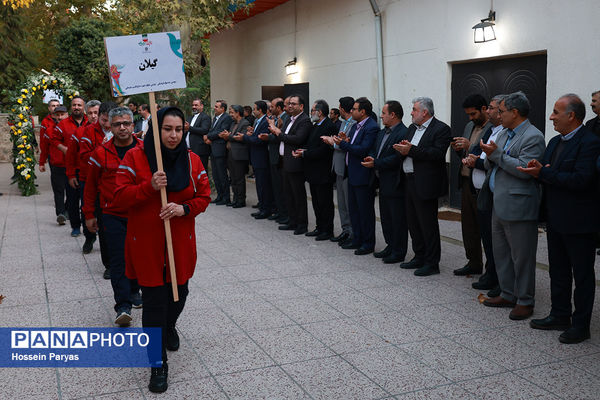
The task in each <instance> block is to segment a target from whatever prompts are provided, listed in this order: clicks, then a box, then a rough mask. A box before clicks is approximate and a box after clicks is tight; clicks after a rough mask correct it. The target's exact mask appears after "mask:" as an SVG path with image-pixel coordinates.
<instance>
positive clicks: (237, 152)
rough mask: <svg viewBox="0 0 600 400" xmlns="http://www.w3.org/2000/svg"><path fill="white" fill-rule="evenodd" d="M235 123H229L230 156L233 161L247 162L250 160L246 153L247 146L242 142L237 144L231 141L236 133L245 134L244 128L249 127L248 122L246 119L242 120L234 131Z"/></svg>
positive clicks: (235, 141)
mask: <svg viewBox="0 0 600 400" xmlns="http://www.w3.org/2000/svg"><path fill="white" fill-rule="evenodd" d="M235 124H236V122H235V120H233V121H232V122H231V127H230V128H229V150H230V154H231V158H232V159H233V160H235V161H248V160H249V159H250V157H249V152H248V144H246V143H244V142H238V141H237V140H234V139H233V136H234V135H235V134H236V133H241V134H244V135H245V134H246V128H247V127H249V126H250V122H248V120H247V119H246V118H242V119H241V120H240V123H239V124H238V126H237V127H236V128H235V130H234V126H235Z"/></svg>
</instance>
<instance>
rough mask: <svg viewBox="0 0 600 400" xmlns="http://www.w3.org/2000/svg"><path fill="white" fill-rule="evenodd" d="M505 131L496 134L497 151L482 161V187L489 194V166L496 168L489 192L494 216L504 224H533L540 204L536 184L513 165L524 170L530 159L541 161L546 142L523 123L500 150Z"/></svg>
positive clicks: (529, 176) (528, 123) (539, 133)
mask: <svg viewBox="0 0 600 400" xmlns="http://www.w3.org/2000/svg"><path fill="white" fill-rule="evenodd" d="M507 132H508V129H504V130H503V131H502V132H500V133H499V134H498V138H497V141H496V144H497V145H498V148H497V149H496V150H495V151H494V152H493V153H492V154H490V155H489V156H488V157H487V158H486V159H485V168H486V170H487V177H486V181H485V182H484V186H485V187H486V190H487V191H489V177H490V174H491V172H492V169H493V167H494V166H498V170H497V172H496V178H495V184H494V193H493V200H494V203H493V204H494V212H495V213H496V215H497V216H498V217H499V218H501V219H503V220H506V221H536V220H537V219H538V213H539V207H540V201H541V192H540V188H539V185H538V183H537V180H536V179H534V178H533V177H532V176H531V175H528V174H526V173H523V172H521V171H519V170H518V169H517V166H521V167H526V166H527V163H528V162H529V161H531V160H533V159H536V160H541V158H542V156H543V155H544V150H545V149H546V141H545V139H544V135H543V134H542V132H540V131H539V130H538V129H537V128H536V127H535V126H533V125H531V123H530V122H529V120H527V121H526V122H525V125H524V127H523V128H521V129H519V132H517V133H516V134H515V136H514V137H513V138H512V140H511V141H510V143H509V144H508V147H507V148H506V149H505V150H503V148H504V145H505V144H506V141H507V139H508V134H507ZM482 190H483V188H482Z"/></svg>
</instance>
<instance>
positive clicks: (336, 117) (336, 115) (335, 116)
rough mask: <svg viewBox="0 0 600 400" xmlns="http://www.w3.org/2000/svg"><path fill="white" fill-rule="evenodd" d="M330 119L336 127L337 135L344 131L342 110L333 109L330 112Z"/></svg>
mask: <svg viewBox="0 0 600 400" xmlns="http://www.w3.org/2000/svg"><path fill="white" fill-rule="evenodd" d="M329 119H330V120H331V122H333V125H335V130H336V133H337V132H339V131H340V129H342V120H341V119H340V110H339V108H332V109H331V111H330V112H329Z"/></svg>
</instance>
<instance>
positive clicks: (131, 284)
mask: <svg viewBox="0 0 600 400" xmlns="http://www.w3.org/2000/svg"><path fill="white" fill-rule="evenodd" d="M108 119H109V121H110V125H111V131H112V133H113V137H112V138H111V139H109V140H108V141H107V142H105V143H103V144H101V145H100V146H98V147H96V149H95V150H94V152H93V153H92V155H91V156H90V157H89V161H88V171H87V180H86V185H85V191H84V202H83V204H84V205H83V213H84V215H85V223H86V226H87V228H88V230H89V231H90V232H96V231H98V222H97V219H96V217H95V215H94V212H95V211H96V210H95V207H94V203H95V200H96V195H97V193H100V208H101V209H102V219H103V223H104V230H105V233H106V244H107V245H108V256H109V264H110V281H111V284H112V287H113V292H114V296H115V311H116V312H117V318H116V319H115V324H117V325H120V326H127V325H129V323H130V322H131V307H132V306H133V307H135V308H139V307H141V306H142V301H141V296H140V293H139V290H140V287H139V285H138V283H137V281H136V280H134V279H129V278H127V277H126V276H125V236H126V234H127V210H126V209H124V208H122V207H120V206H119V204H115V203H114V202H113V196H114V193H115V190H116V180H115V179H116V178H115V176H116V173H117V169H118V168H119V164H120V163H121V160H122V159H123V157H125V153H127V151H128V150H129V149H132V148H134V147H136V146H142V141H141V140H139V139H137V138H134V137H133V113H132V112H131V111H130V110H129V109H128V108H125V107H119V108H115V109H112V110H111V111H110V112H109V114H108Z"/></svg>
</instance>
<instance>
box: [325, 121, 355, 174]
mask: <svg viewBox="0 0 600 400" xmlns="http://www.w3.org/2000/svg"><path fill="white" fill-rule="evenodd" d="M355 123H356V121H354V120H352V121H350V123H349V124H348V125H347V126H346V129H345V130H342V131H343V132H344V133H345V134H346V135H347V134H348V132H350V129H352V125H354V124H355ZM343 124H345V122H342V126H343ZM336 134H337V133H336ZM333 149H334V151H333V160H332V162H331V170H332V171H333V172H335V174H336V175H339V176H344V175H345V171H346V152H345V151H344V150H342V149H340V148H338V147H337V146H334V147H333Z"/></svg>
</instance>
